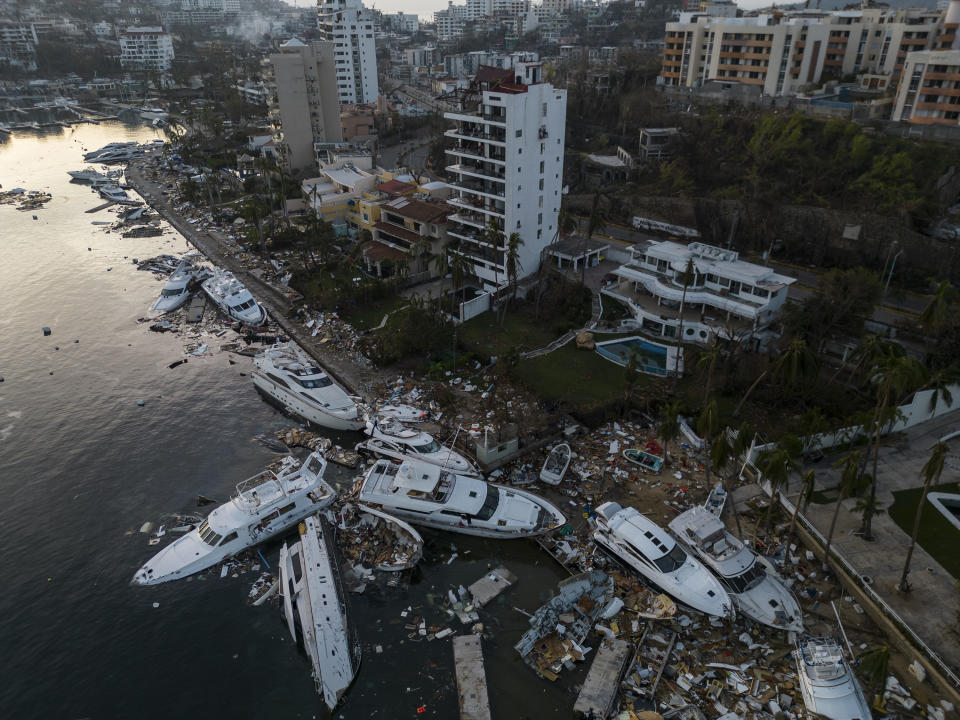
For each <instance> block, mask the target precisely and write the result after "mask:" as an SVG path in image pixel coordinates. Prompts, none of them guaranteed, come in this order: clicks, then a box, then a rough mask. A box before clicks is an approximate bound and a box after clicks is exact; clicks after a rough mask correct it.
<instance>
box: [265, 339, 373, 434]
mask: <svg viewBox="0 0 960 720" xmlns="http://www.w3.org/2000/svg"><path fill="white" fill-rule="evenodd" d="M254 365H255V366H256V370H255V371H254V372H253V384H254V386H255V387H257V388H258V389H259V390H260V391H261V392H263V393H264V394H266V395H268V396H269V397H271V398H273V399H274V400H276V401H277V402H279V403H280V404H281V405H282V406H283V407H285V408H289V409H290V411H291V412H293V413H295V414H297V415H299V416H300V417H302V418H303V419H305V420H308V421H309V422H312V423H315V424H316V425H320V426H322V427H326V428H330V429H332V430H359V429H360V428H362V427H363V425H364V420H363V418H362V417H361V413H360V409H359V407H358V406H357V403H356V402H355V401H354V400H353V399H352V398H351V397H350V396H349V395H347V393H346V391H344V389H343V388H341V387H340V386H339V385H337V384H336V383H335V382H334V381H333V379H332V378H330V376H329V375H327V374H326V373H325V372H324V371H323V369H322V368H320V367H318V366H317V364H316V362H314V361H313V360H312V359H310V358H309V357H308V356H307V355H306V354H305V353H304V352H303V351H302V350H300V348H298V347H297V346H296V345H295V344H294V343H284V344H282V345H274V346H273V347H271V348H268V349H266V350H264V351H263V352H262V353H261V354H259V355H257V356H256V358H254Z"/></svg>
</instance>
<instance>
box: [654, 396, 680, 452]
mask: <svg viewBox="0 0 960 720" xmlns="http://www.w3.org/2000/svg"><path fill="white" fill-rule="evenodd" d="M679 416H680V403H679V402H678V401H677V400H671V401H670V402H668V403H667V404H666V405H664V406H663V420H662V421H661V423H660V427H658V428H657V438H659V440H660V442H662V443H663V453H664V455H665V456H666V457H669V456H670V450H669V448H670V443H671V442H674V441H675V440H676V439H677V438H678V437H680V421H679V420H678V419H677V418H678V417H679Z"/></svg>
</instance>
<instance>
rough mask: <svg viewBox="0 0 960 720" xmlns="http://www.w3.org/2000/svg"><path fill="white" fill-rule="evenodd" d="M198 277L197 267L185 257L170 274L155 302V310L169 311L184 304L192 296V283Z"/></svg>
mask: <svg viewBox="0 0 960 720" xmlns="http://www.w3.org/2000/svg"><path fill="white" fill-rule="evenodd" d="M196 278H197V268H196V267H195V266H194V265H193V262H192V261H191V260H190V259H189V258H183V260H181V261H180V264H179V265H177V267H176V269H175V270H174V271H173V272H172V273H171V274H170V277H169V278H168V279H167V282H166V283H164V285H163V289H162V290H161V291H160V297H159V298H157V301H156V302H155V303H154V304H153V308H152V309H153V311H154V312H160V313H168V312H171V311H172V310H176V309H177V308H178V307H180V306H181V305H183V304H184V303H185V302H186V301H187V298H189V297H190V284H191V283H192V282H194V280H196Z"/></svg>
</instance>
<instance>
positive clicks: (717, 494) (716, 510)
mask: <svg viewBox="0 0 960 720" xmlns="http://www.w3.org/2000/svg"><path fill="white" fill-rule="evenodd" d="M726 504H727V491H726V490H724V489H723V485H721V484H720V483H717V484H716V486H715V487H714V488H713V490H711V491H710V494H709V495H707V500H706V502H704V503H703V506H704V507H705V508H706V509H707V510H709V511H710V512H711V513H713V514H714V515H716V516H717V517H720V516H721V515H722V514H723V508H724V506H725V505H726Z"/></svg>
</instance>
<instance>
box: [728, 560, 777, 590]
mask: <svg viewBox="0 0 960 720" xmlns="http://www.w3.org/2000/svg"><path fill="white" fill-rule="evenodd" d="M766 576H767V573H766V572H764V569H763V567H761V565H760V563H758V562H756V561H754V563H753V565H751V566H750V567H748V568H747V569H746V570H744V571H743V572H742V573H740V574H739V575H735V576H734V577H729V578H724V580H725V581H726V584H727V586H728V587H729V589H730V591H731V592H735V593H742V592H746V591H747V590H750V589H751V588H753V587H755V586H756V585H759V584H760V581H761V580H763V578H765V577H766Z"/></svg>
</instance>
